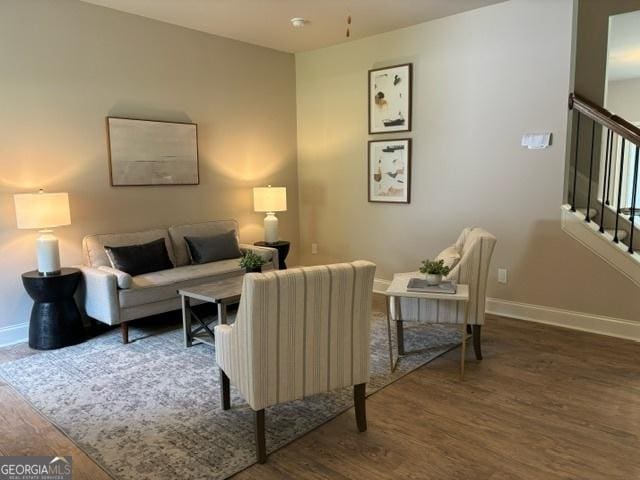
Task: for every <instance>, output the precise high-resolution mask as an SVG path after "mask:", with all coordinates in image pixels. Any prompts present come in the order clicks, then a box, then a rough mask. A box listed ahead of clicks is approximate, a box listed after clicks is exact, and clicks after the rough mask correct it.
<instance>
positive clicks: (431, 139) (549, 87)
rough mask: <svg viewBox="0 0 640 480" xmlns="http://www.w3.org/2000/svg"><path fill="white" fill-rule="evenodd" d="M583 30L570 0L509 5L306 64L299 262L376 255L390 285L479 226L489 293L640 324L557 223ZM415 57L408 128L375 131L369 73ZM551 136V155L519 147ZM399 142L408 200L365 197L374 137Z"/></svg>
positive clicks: (615, 282)
mask: <svg viewBox="0 0 640 480" xmlns="http://www.w3.org/2000/svg"><path fill="white" fill-rule="evenodd" d="M572 22H573V1H572V0H512V1H510V2H507V3H502V4H498V5H494V6H490V7H487V8H482V9H479V10H475V11H471V12H466V13H463V14H460V15H456V16H452V17H448V18H444V19H440V20H436V21H433V22H428V23H424V24H421V25H416V26H413V27H410V28H406V29H402V30H397V31H393V32H389V33H385V34H381V35H377V36H374V37H369V38H366V39H362V40H358V41H354V42H351V43H347V44H343V45H338V46H334V47H329V48H324V49H320V50H316V51H313V52H307V53H301V54H297V55H296V82H297V110H298V162H299V163H298V176H299V182H300V192H301V204H300V218H301V220H302V221H301V222H300V228H301V245H300V252H301V258H302V261H303V262H304V263H307V264H312V263H325V262H330V261H336V260H350V259H354V258H366V259H371V260H373V261H375V262H376V263H377V265H378V276H381V277H387V278H389V277H390V276H391V274H392V273H393V272H401V271H410V270H415V269H416V268H417V266H418V265H419V262H420V260H421V259H423V258H425V257H428V256H433V255H435V254H436V253H437V252H438V251H439V250H440V249H442V248H444V247H445V246H447V245H448V244H450V243H452V242H453V241H454V240H455V238H456V237H457V235H458V233H459V232H460V230H461V229H462V228H463V227H465V226H470V225H479V226H483V227H485V228H487V229H488V230H489V231H491V232H492V233H494V234H495V235H496V236H497V238H498V246H497V248H496V251H495V255H494V259H493V264H492V265H493V267H492V269H491V274H490V279H489V281H490V286H489V295H490V296H492V297H496V298H500V299H504V300H508V301H513V302H521V303H527V304H534V305H545V306H552V307H557V308H561V309H568V310H572V311H581V312H589V313H594V314H600V315H606V316H612V317H619V318H626V319H630V320H636V321H637V320H638V319H640V304H639V303H638V302H634V301H631V299H633V298H635V297H636V296H637V289H636V288H635V287H634V286H633V284H632V283H631V282H630V281H628V280H627V279H626V278H624V277H623V276H622V275H620V274H619V273H617V272H616V271H615V270H613V269H612V268H611V267H609V266H608V265H607V264H606V263H604V262H603V261H601V260H600V259H598V258H597V257H595V256H594V255H593V254H591V253H590V252H589V251H587V250H586V249H585V248H584V247H582V246H581V245H580V244H578V243H577V242H575V241H574V240H572V239H571V238H569V237H568V236H567V235H566V234H565V233H563V232H562V231H561V227H560V205H561V203H562V197H563V177H564V165H565V148H566V133H567V95H568V93H569V90H570V82H571V63H572ZM404 62H412V63H413V65H414V90H413V107H414V110H413V124H414V126H413V131H412V132H410V133H409V134H396V135H388V136H383V135H377V136H370V135H368V134H367V100H366V98H367V70H368V69H371V68H376V67H380V66H384V65H394V64H399V63H404ZM545 131H547V132H553V134H554V143H553V146H552V147H551V148H549V149H547V150H543V151H528V150H525V149H523V148H521V147H520V146H519V142H520V136H521V135H522V134H523V133H527V132H545ZM404 136H409V137H412V138H413V147H414V151H413V168H412V170H413V171H412V175H413V180H412V202H411V204H410V205H385V204H374V203H368V202H367V164H366V161H367V153H366V146H367V140H369V139H380V138H390V137H395V138H398V137H404ZM311 243H318V244H319V254H318V255H311V253H310V252H311ZM498 267H504V268H507V269H508V270H509V283H508V284H507V285H501V284H498V283H497V279H496V273H497V272H496V270H497V268H498Z"/></svg>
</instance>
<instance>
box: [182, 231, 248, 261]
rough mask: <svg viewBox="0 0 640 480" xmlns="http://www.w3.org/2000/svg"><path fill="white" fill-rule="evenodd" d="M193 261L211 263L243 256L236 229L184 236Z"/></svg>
mask: <svg viewBox="0 0 640 480" xmlns="http://www.w3.org/2000/svg"><path fill="white" fill-rule="evenodd" d="M184 240H185V242H187V249H188V250H189V256H190V257H191V263H198V264H200V263H209V262H217V261H219V260H228V259H230V258H239V257H241V256H242V252H241V251H240V246H239V245H238V237H237V236H236V231H235V230H229V231H228V232H227V233H221V234H219V235H211V236H207V237H184Z"/></svg>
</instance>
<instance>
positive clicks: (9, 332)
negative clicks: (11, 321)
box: [0, 322, 29, 347]
mask: <svg viewBox="0 0 640 480" xmlns="http://www.w3.org/2000/svg"><path fill="white" fill-rule="evenodd" d="M28 339H29V324H28V323H27V322H25V323H19V324H17V325H9V326H8V327H0V347H6V346H9V345H14V344H16V343H22V342H26V341H27V340H28Z"/></svg>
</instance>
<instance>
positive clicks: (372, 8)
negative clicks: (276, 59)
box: [84, 0, 505, 52]
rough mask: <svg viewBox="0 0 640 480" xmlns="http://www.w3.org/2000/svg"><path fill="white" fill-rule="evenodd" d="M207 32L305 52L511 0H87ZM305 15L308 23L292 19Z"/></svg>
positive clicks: (266, 45) (284, 49)
mask: <svg viewBox="0 0 640 480" xmlns="http://www.w3.org/2000/svg"><path fill="white" fill-rule="evenodd" d="M84 1H85V2H88V3H93V4H95V5H101V6H104V7H108V8H112V9H115V10H120V11H123V12H128V13H133V14H136V15H141V16H143V17H148V18H153V19H155V20H161V21H163V22H167V23H173V24H175V25H180V26H183V27H188V28H192V29H194V30H200V31H203V32H207V33H211V34H214V35H220V36H223V37H228V38H233V39H236V40H240V41H243V42H249V43H253V44H256V45H262V46H265V47H269V48H274V49H277V50H282V51H285V52H301V51H305V50H313V49H316V48H321V47H326V46H329V45H334V44H337V43H342V42H345V41H348V39H347V38H346V35H345V33H346V26H347V25H346V19H347V15H348V14H351V16H352V25H351V39H352V40H354V39H358V38H362V37H367V36H369V35H375V34H377V33H382V32H387V31H390V30H394V29H397V28H402V27H407V26H409V25H415V24H418V23H422V22H426V21H428V20H433V19H436V18H442V17H446V16H448V15H453V14H456V13H460V12H464V11H467V10H473V9H476V8H480V7H484V6H487V5H492V4H494V3H500V2H502V1H505V0H84ZM293 17H304V18H306V19H307V20H308V21H309V23H308V25H306V26H305V27H304V28H299V29H296V28H293V27H292V26H291V23H290V19H291V18H293Z"/></svg>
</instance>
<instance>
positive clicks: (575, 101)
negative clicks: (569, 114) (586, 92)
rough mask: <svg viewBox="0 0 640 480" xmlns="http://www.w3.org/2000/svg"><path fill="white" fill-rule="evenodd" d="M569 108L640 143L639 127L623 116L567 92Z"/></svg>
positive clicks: (633, 141)
mask: <svg viewBox="0 0 640 480" xmlns="http://www.w3.org/2000/svg"><path fill="white" fill-rule="evenodd" d="M569 109H575V110H577V111H579V112H581V113H583V114H584V115H585V116H587V117H589V118H590V119H591V120H593V121H595V122H597V123H599V124H600V125H604V126H605V127H607V128H608V129H609V130H612V131H614V132H616V133H617V134H618V135H620V136H622V137H624V138H626V139H627V140H628V141H630V142H631V143H634V144H635V145H640V128H638V127H636V126H635V125H634V124H633V123H630V122H628V121H626V120H625V119H624V118H622V117H619V116H618V115H616V114H614V113H611V112H610V111H609V110H607V109H606V108H603V107H601V106H600V105H597V104H595V103H594V102H592V101H591V100H588V99H586V98H584V97H583V96H581V95H579V94H577V93H570V94H569Z"/></svg>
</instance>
